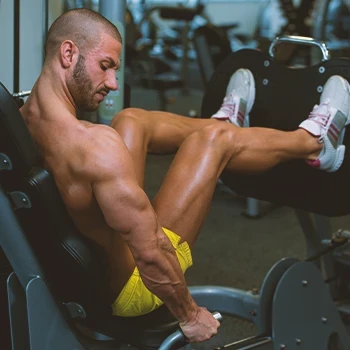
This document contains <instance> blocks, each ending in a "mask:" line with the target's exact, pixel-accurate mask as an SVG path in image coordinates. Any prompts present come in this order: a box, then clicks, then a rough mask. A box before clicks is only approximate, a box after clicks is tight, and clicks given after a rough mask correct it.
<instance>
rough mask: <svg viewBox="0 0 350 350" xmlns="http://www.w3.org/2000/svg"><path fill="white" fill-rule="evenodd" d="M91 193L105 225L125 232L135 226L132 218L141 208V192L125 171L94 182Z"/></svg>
mask: <svg viewBox="0 0 350 350" xmlns="http://www.w3.org/2000/svg"><path fill="white" fill-rule="evenodd" d="M93 192H94V195H95V197H96V200H97V203H98V205H99V207H100V208H101V211H102V213H103V215H104V217H105V220H106V222H107V224H108V225H109V226H110V227H111V228H113V229H114V230H116V231H119V232H127V231H129V230H130V229H131V228H132V226H134V225H135V223H134V222H133V221H134V219H133V218H134V217H135V215H136V216H137V212H139V210H140V209H141V208H140V205H141V206H142V202H143V201H142V192H143V191H142V190H141V188H140V187H139V186H138V183H137V181H136V179H134V178H133V176H132V174H129V172H128V171H126V169H124V170H123V171H116V173H115V174H106V175H105V176H101V179H99V180H97V181H95V183H94V185H93Z"/></svg>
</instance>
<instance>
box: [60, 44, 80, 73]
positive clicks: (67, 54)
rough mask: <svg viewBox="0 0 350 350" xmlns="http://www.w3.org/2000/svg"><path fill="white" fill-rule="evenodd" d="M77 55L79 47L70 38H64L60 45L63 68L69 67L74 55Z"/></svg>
mask: <svg viewBox="0 0 350 350" xmlns="http://www.w3.org/2000/svg"><path fill="white" fill-rule="evenodd" d="M78 56H79V49H78V47H77V46H76V45H75V44H74V43H73V41H71V40H65V41H64V42H63V43H62V44H61V47H60V59H61V64H62V66H63V67H64V68H69V67H70V66H71V65H72V63H74V60H75V58H76V57H78Z"/></svg>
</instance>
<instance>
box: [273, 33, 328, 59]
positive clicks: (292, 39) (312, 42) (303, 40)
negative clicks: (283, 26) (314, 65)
mask: <svg viewBox="0 0 350 350" xmlns="http://www.w3.org/2000/svg"><path fill="white" fill-rule="evenodd" d="M280 43H292V44H301V45H308V46H316V47H318V48H319V49H320V50H321V52H322V56H323V58H322V61H327V60H328V59H329V52H328V49H327V45H326V43H325V42H323V41H319V40H316V39H313V38H309V37H306V36H296V35H285V36H281V37H277V38H276V39H275V40H274V41H273V42H272V43H271V45H270V48H269V55H270V56H271V57H272V58H275V47H276V45H277V44H280Z"/></svg>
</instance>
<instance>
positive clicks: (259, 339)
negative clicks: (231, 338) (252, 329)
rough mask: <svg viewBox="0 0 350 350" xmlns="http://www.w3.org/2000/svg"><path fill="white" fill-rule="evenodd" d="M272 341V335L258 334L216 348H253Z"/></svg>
mask: <svg viewBox="0 0 350 350" xmlns="http://www.w3.org/2000/svg"><path fill="white" fill-rule="evenodd" d="M270 343H272V338H271V337H267V336H265V335H258V336H253V337H249V338H246V339H242V340H238V341H235V342H233V343H230V344H227V345H224V346H221V347H219V348H215V350H222V349H228V348H230V349H232V350H235V349H236V350H251V349H256V348H258V347H260V346H262V345H266V344H270Z"/></svg>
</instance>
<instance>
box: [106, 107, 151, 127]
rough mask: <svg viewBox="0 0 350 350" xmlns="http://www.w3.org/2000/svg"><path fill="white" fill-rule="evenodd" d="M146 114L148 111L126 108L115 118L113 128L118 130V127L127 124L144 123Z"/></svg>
mask: <svg viewBox="0 0 350 350" xmlns="http://www.w3.org/2000/svg"><path fill="white" fill-rule="evenodd" d="M145 114H146V111H145V110H143V109H141V108H125V109H123V110H121V111H120V112H118V113H117V114H116V115H115V116H114V118H113V120H112V122H111V127H113V128H116V127H117V126H118V125H121V124H122V125H124V124H125V123H128V124H130V123H133V124H134V123H142V122H143V120H144V119H145Z"/></svg>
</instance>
